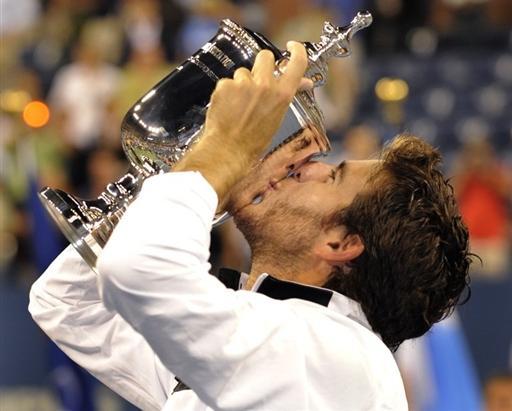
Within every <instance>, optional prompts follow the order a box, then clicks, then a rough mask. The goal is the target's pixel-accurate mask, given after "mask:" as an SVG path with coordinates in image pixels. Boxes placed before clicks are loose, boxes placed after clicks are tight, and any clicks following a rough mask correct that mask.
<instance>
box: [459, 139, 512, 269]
mask: <svg viewBox="0 0 512 411" xmlns="http://www.w3.org/2000/svg"><path fill="white" fill-rule="evenodd" d="M453 175H454V176H455V177H454V187H455V191H456V195H457V197H458V201H459V208H460V211H461V214H462V217H463V218H464V220H465V222H466V224H467V226H468V229H469V235H470V243H471V248H472V251H473V252H474V253H476V254H477V255H479V256H480V257H481V258H482V262H483V266H482V267H478V264H476V270H477V271H478V272H479V273H482V274H484V275H485V274H486V275H489V276H499V275H504V274H505V270H506V267H507V263H509V261H508V260H509V255H510V254H509V253H510V235H509V234H510V233H509V226H510V210H509V205H510V204H509V201H510V195H511V192H512V182H511V176H512V174H511V170H510V169H509V168H507V167H506V166H503V165H502V164H500V161H499V160H498V158H497V157H496V155H495V153H494V150H493V147H492V145H491V144H490V143H489V141H488V140H487V139H486V138H481V137H480V138H473V139H469V140H468V142H467V143H466V144H464V146H463V147H462V151H461V153H460V155H459V157H458V158H457V159H456V160H455V169H454V173H453Z"/></svg>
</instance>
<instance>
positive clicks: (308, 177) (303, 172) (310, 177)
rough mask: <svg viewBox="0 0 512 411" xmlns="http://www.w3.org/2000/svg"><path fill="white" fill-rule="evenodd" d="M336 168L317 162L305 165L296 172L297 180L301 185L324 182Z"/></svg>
mask: <svg viewBox="0 0 512 411" xmlns="http://www.w3.org/2000/svg"><path fill="white" fill-rule="evenodd" d="M333 168H334V167H333V166H332V165H330V164H326V163H320V162H317V161H314V162H310V163H306V164H304V165H303V166H302V167H300V168H299V169H297V170H296V172H295V178H296V179H297V180H298V181H300V182H301V183H303V182H305V181H324V180H326V179H327V178H329V176H330V174H331V172H332V169H333Z"/></svg>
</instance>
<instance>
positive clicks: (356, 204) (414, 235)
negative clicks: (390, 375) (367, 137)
mask: <svg viewBox="0 0 512 411" xmlns="http://www.w3.org/2000/svg"><path fill="white" fill-rule="evenodd" d="M382 160H383V161H382V163H381V165H380V166H379V169H378V171H377V172H376V173H375V174H374V175H373V177H372V178H371V180H370V186H371V189H370V190H365V191H364V192H363V193H360V194H358V195H357V196H356V198H355V199H354V201H353V202H352V203H351V205H350V206H348V207H346V208H344V209H342V210H340V211H339V212H337V213H336V214H335V215H334V216H333V218H331V219H330V224H336V225H339V224H342V225H344V226H346V227H347V232H348V234H358V235H359V236H360V237H361V239H362V241H363V243H364V246H365V249H364V251H363V253H362V254H361V255H360V256H359V257H357V258H355V259H354V260H353V261H351V262H350V263H349V267H350V270H349V271H348V272H346V273H341V271H336V272H334V273H333V274H332V275H331V277H330V279H329V280H328V282H327V284H326V285H325V286H326V287H327V288H331V289H333V290H335V291H339V292H342V293H343V294H345V295H347V296H349V297H351V298H353V299H354V300H356V301H358V302H359V303H360V304H361V307H362V309H363V311H364V313H365V314H366V317H367V318H368V321H369V323H370V325H371V326H372V328H373V329H374V331H375V332H377V333H379V334H380V335H381V337H382V339H383V341H384V343H385V344H386V345H387V346H388V347H389V348H390V349H392V350H396V348H398V346H399V345H400V344H401V343H402V342H403V341H404V340H406V339H409V338H415V337H419V336H421V335H423V334H424V333H425V332H427V331H428V330H429V329H430V327H431V326H432V325H433V324H434V323H435V322H438V321H440V320H442V319H443V318H445V317H446V316H448V315H449V314H450V313H451V312H452V311H453V309H454V307H455V305H456V304H457V303H458V302H459V300H463V301H464V302H465V301H466V300H467V299H468V298H469V295H470V292H469V291H470V290H469V276H468V271H469V266H470V264H471V257H472V254H471V253H470V252H469V247H468V246H469V243H468V230H467V228H466V226H465V225H464V223H463V222H462V219H461V216H460V213H459V210H458V208H457V205H456V202H455V198H454V194H453V189H452V187H451V185H450V183H449V182H448V180H447V179H445V178H444V177H443V175H442V173H441V171H440V169H439V165H440V161H441V156H440V154H439V152H438V151H437V150H435V149H434V148H433V147H431V146H430V145H429V144H427V143H425V142H424V141H422V140H421V139H419V138H417V137H414V136H411V135H401V136H398V137H396V138H395V139H394V140H393V141H392V143H391V144H390V145H389V146H388V147H387V148H386V149H385V150H384V151H383V153H382ZM464 290H466V296H465V297H463V298H461V295H462V294H463V292H464Z"/></svg>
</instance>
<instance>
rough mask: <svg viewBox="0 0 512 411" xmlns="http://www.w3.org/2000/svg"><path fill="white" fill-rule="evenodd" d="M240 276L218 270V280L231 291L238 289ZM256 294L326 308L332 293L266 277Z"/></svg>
mask: <svg viewBox="0 0 512 411" xmlns="http://www.w3.org/2000/svg"><path fill="white" fill-rule="evenodd" d="M240 276H241V273H239V272H238V271H236V270H232V269H229V268H221V269H220V270H219V275H218V278H219V280H220V281H221V282H222V283H223V284H224V285H225V286H226V287H228V288H231V289H233V290H238V289H239V284H240ZM256 292H258V293H260V294H264V295H266V296H267V297H270V298H273V299H275V300H288V299H291V298H300V299H302V300H306V301H311V302H314V303H317V304H320V305H323V306H325V307H327V306H328V305H329V302H330V301H331V298H332V296H333V292H332V291H331V290H327V289H325V288H317V287H311V286H308V285H304V284H298V283H292V282H289V281H282V280H278V279H277V278H274V277H272V276H270V275H267V276H266V277H265V278H264V279H263V280H262V281H261V283H260V285H259V287H258V289H257V290H256Z"/></svg>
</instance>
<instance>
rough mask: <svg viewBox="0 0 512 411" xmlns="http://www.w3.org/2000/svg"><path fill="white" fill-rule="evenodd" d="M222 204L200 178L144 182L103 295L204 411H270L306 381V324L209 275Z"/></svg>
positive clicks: (104, 275) (104, 266)
mask: <svg viewBox="0 0 512 411" xmlns="http://www.w3.org/2000/svg"><path fill="white" fill-rule="evenodd" d="M216 205H217V196H216V193H215V191H214V190H213V189H212V187H211V186H210V185H209V184H208V183H207V181H206V180H205V179H204V178H203V177H202V176H201V174H200V173H198V172H183V173H178V172H176V173H167V174H162V175H158V176H154V177H151V178H149V179H147V180H146V181H145V183H144V186H143V188H142V190H141V193H140V195H139V196H138V198H137V199H136V200H135V201H134V202H133V203H132V204H131V205H130V207H129V208H128V210H127V212H126V213H125V215H124V216H123V218H122V219H121V221H120V223H119V224H118V225H117V226H116V228H115V230H114V232H113V234H112V236H111V238H110V239H109V242H108V243H107V245H106V247H105V249H104V251H103V253H102V254H101V256H100V258H99V260H98V269H99V278H100V291H101V292H102V296H103V300H104V302H105V304H106V306H107V308H108V309H111V310H114V311H116V312H118V313H119V314H120V315H121V316H122V317H123V318H124V319H125V320H126V321H127V322H128V323H130V324H131V325H132V326H133V328H134V329H136V330H137V331H138V332H140V333H141V334H142V335H143V336H144V337H145V338H146V340H147V341H148V343H149V344H150V345H151V347H152V348H153V350H154V351H155V352H156V353H157V355H158V356H159V357H160V359H161V361H162V363H163V364H164V365H165V366H166V367H168V368H169V369H170V370H171V371H172V372H173V373H174V374H175V375H176V376H177V377H178V378H179V379H180V380H182V381H183V382H184V383H185V384H187V385H188V386H189V387H190V388H192V389H193V390H194V391H195V393H196V394H197V395H198V396H199V397H200V399H201V400H202V401H203V402H204V403H206V404H207V405H208V406H210V407H212V408H213V409H254V408H258V407H260V408H262V407H263V408H265V407H264V404H262V403H261V401H264V400H265V399H268V398H273V400H274V404H275V403H279V398H278V397H279V396H282V397H283V399H284V398H285V397H286V395H289V393H290V391H289V390H290V389H291V388H290V387H287V386H285V385H283V384H289V383H291V382H294V381H293V380H294V379H295V378H297V379H301V378H303V377H304V370H303V367H304V361H303V360H300V358H303V357H302V354H303V353H302V351H301V350H302V349H303V347H302V346H301V345H300V344H296V343H295V341H297V339H299V340H300V338H301V335H302V329H301V325H300V324H301V323H300V321H295V319H294V316H293V313H292V312H291V310H290V309H289V308H287V307H288V305H286V304H282V302H281V301H276V300H272V299H270V298H267V297H266V296H264V295H261V294H258V293H253V292H248V291H233V290H229V289H227V288H226V287H225V286H224V285H223V284H222V283H220V281H218V280H217V279H216V278H215V277H213V276H211V275H206V274H207V273H208V270H209V264H208V256H209V251H208V250H209V241H210V229H211V223H212V220H213V217H214V214H215V209H216ZM281 361H282V362H281ZM294 367H296V369H295V368H294ZM284 370H286V372H284ZM283 375H285V376H286V378H282V379H281V376H283ZM233 381H236V383H232V382H233ZM290 386H293V384H290ZM295 387H297V385H295ZM306 391H307V390H305V391H304V392H296V391H294V393H293V395H294V396H296V397H301V396H304V395H306V394H307V392H306ZM276 401H277V402H276Z"/></svg>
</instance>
